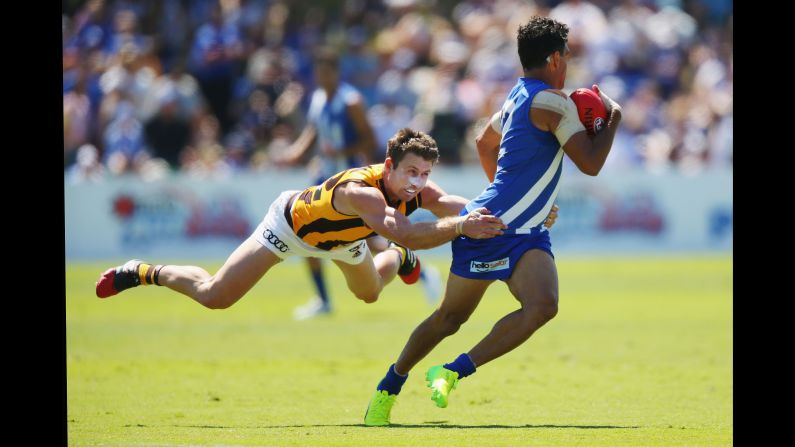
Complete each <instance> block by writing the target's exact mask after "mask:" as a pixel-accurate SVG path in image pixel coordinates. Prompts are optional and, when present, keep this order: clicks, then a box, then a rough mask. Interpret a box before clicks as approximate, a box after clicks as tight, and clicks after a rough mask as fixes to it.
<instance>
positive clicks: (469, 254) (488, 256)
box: [450, 226, 555, 279]
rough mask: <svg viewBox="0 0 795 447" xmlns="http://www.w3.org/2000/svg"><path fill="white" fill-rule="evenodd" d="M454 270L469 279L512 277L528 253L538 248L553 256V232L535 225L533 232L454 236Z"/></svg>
mask: <svg viewBox="0 0 795 447" xmlns="http://www.w3.org/2000/svg"><path fill="white" fill-rule="evenodd" d="M452 247H453V264H452V265H451V266H450V271H451V272H453V273H455V274H456V275H458V276H463V277H464V278H469V279H508V278H510V277H511V273H513V269H514V267H515V266H516V263H517V262H519V258H521V257H522V255H523V254H525V252H527V251H530V250H533V249H538V250H543V251H545V252H547V253H549V255H550V256H552V258H553V259H554V258H555V255H554V254H552V243H551V242H550V241H549V231H546V230H541V229H540V226H539V227H538V228H534V229H533V231H532V232H530V233H529V234H504V235H502V236H497V237H494V238H491V239H470V238H468V237H466V236H459V237H457V238H455V239H453V243H452Z"/></svg>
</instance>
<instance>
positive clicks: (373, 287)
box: [334, 247, 397, 303]
mask: <svg viewBox="0 0 795 447" xmlns="http://www.w3.org/2000/svg"><path fill="white" fill-rule="evenodd" d="M388 251H389V252H393V253H394V250H388ZM381 254H383V253H379V256H380V255H381ZM361 256H363V259H362V261H361V262H359V263H358V264H349V263H347V262H343V261H340V260H336V259H335V260H334V263H335V264H337V266H338V267H339V268H340V270H341V271H342V274H343V275H344V276H345V282H346V283H347V284H348V289H350V291H351V292H353V294H354V295H355V296H356V298H358V299H360V300H362V301H364V302H365V303H374V302H375V301H376V300H378V295H379V294H380V293H381V290H383V288H384V285H385V284H386V281H384V280H383V279H382V278H381V275H380V273H379V271H378V270H377V269H376V265H375V262H374V259H373V255H372V254H371V253H370V250H368V249H367V248H366V247H364V250H362V252H361ZM392 256H394V257H395V258H397V254H396V253H394V254H393V255H392ZM395 271H397V268H396V267H395ZM394 276H395V274H394V273H393V274H392V277H393V278H394Z"/></svg>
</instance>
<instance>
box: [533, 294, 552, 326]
mask: <svg viewBox="0 0 795 447" xmlns="http://www.w3.org/2000/svg"><path fill="white" fill-rule="evenodd" d="M532 310H533V313H534V314H535V316H536V317H540V318H541V319H542V320H543V321H545V322H546V321H549V320H551V319H553V318H555V316H556V315H557V314H558V300H557V297H556V296H549V297H548V298H546V299H544V300H541V301H540V302H536V303H535V304H534V305H533V306H532Z"/></svg>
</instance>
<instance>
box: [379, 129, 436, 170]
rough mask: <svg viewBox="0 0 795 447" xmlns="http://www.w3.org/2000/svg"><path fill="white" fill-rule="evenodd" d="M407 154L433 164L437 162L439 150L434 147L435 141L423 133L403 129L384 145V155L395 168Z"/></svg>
mask: <svg viewBox="0 0 795 447" xmlns="http://www.w3.org/2000/svg"><path fill="white" fill-rule="evenodd" d="M407 153H412V154H414V155H417V156H419V157H422V158H423V160H428V161H431V162H433V163H436V162H437V161H439V148H438V147H437V146H436V140H434V139H433V138H432V137H431V136H430V135H428V134H427V133H425V132H422V131H419V130H414V129H409V128H408V127H404V128H402V129H400V130H398V131H397V132H396V133H395V135H393V136H392V138H390V139H389V141H388V142H387V143H386V155H387V157H389V158H391V159H392V164H393V165H394V166H395V167H397V166H398V163H400V160H403V157H405V156H406V154H407Z"/></svg>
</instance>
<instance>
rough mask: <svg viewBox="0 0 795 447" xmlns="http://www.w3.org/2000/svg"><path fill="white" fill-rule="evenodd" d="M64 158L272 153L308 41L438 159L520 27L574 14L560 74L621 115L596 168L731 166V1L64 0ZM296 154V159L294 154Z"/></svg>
mask: <svg viewBox="0 0 795 447" xmlns="http://www.w3.org/2000/svg"><path fill="white" fill-rule="evenodd" d="M63 5H64V9H63V107H64V115H63V116H64V169H65V172H66V175H67V178H68V179H70V180H71V181H99V180H101V179H103V178H106V177H108V176H115V175H128V174H133V175H138V176H140V177H141V178H143V179H146V180H151V179H157V178H161V177H163V176H166V175H168V174H169V173H171V172H173V171H176V170H180V171H182V172H186V173H188V174H190V175H195V176H201V177H218V176H229V175H234V173H236V172H239V171H241V170H247V171H258V170H263V169H281V168H285V166H283V165H280V164H279V163H278V162H277V161H276V160H278V159H279V157H278V156H276V155H277V154H280V153H283V152H284V151H285V150H287V148H288V147H289V146H290V144H291V143H292V142H293V141H295V139H296V138H297V136H298V134H299V133H300V132H301V129H302V128H303V126H304V124H305V122H306V112H307V107H308V104H309V96H310V95H311V92H312V91H313V89H314V88H315V83H314V80H313V78H312V55H313V50H314V49H315V48H316V47H318V46H319V45H326V46H331V47H333V48H335V49H336V50H337V51H338V52H339V55H340V70H341V75H342V79H343V80H344V81H346V82H348V83H350V84H352V85H354V86H356V87H357V88H358V89H359V90H360V91H361V93H362V94H363V95H364V98H365V101H366V104H367V106H368V115H367V116H368V118H369V122H370V124H371V126H372V128H373V130H374V131H375V134H376V138H377V141H378V148H379V149H378V153H377V154H374V155H373V159H375V160H381V159H383V150H384V148H385V147H386V140H387V139H388V138H389V137H390V136H391V135H392V134H393V133H394V132H395V131H396V130H397V129H400V128H402V127H404V126H410V127H413V128H416V129H419V130H423V131H426V132H429V133H430V134H431V135H432V136H433V137H434V138H435V139H436V141H437V143H438V144H439V148H440V152H441V163H442V164H443V165H448V166H450V165H457V164H461V163H474V164H477V153H476V151H475V150H474V147H473V145H474V136H475V134H476V133H477V131H479V130H480V128H481V127H482V126H483V125H484V123H485V122H486V120H487V119H488V117H489V116H490V115H491V114H492V113H494V112H495V111H497V110H498V109H499V108H500V107H501V105H502V102H503V101H504V99H505V97H506V94H507V92H508V91H509V90H510V89H511V87H512V86H513V85H514V84H515V82H516V78H517V77H519V76H521V66H520V64H519V59H518V56H517V52H516V30H517V29H518V27H519V26H520V25H521V24H524V23H526V22H527V20H528V19H529V18H530V17H532V16H534V15H545V16H550V17H552V18H555V19H557V20H559V21H561V22H563V23H566V24H567V25H568V26H569V28H570V33H569V46H570V48H571V50H572V52H573V59H572V60H571V61H570V63H569V69H568V70H569V71H568V80H567V84H566V87H565V89H564V90H566V92H567V93H568V92H570V91H572V90H574V89H575V88H579V87H590V86H591V85H592V84H593V83H598V84H599V85H600V87H601V88H602V89H603V90H604V91H605V92H607V93H608V94H610V95H611V96H612V97H613V98H614V99H616V100H617V101H618V102H620V103H621V104H622V106H623V108H624V120H623V122H622V126H621V128H620V130H619V133H618V135H617V136H616V140H615V143H614V145H613V149H612V152H611V155H610V157H609V158H608V161H607V164H606V166H605V169H606V170H609V169H616V170H621V169H644V170H647V171H649V172H663V171H670V170H681V171H682V172H685V173H691V174H693V173H698V172H702V171H703V170H705V169H712V168H714V167H731V166H732V148H733V138H732V135H733V131H732V126H733V101H732V88H733V80H732V78H733V76H732V72H733V15H732V14H733V12H732V8H733V5H732V1H731V0H592V1H580V0H564V1H553V0H535V1H533V0H495V1H491V0H464V1H449V0H339V1H322V0H320V1H318V0H315V1H283V0H138V1H134V0H116V1H114V0H89V1H71V2H70V1H69V0H66V1H64V2H63ZM306 161H307V160H301V161H300V162H301V163H305V162H306Z"/></svg>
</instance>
